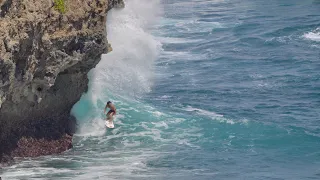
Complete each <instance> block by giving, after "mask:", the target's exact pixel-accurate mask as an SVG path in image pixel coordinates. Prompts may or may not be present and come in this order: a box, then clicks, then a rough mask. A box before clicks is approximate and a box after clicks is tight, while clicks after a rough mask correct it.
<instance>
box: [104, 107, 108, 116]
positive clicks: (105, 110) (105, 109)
mask: <svg viewBox="0 0 320 180" xmlns="http://www.w3.org/2000/svg"><path fill="white" fill-rule="evenodd" d="M107 108H108V105H106V107H105V108H104V114H106V112H107Z"/></svg>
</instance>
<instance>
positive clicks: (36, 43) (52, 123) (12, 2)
mask: <svg viewBox="0 0 320 180" xmlns="http://www.w3.org/2000/svg"><path fill="white" fill-rule="evenodd" d="M123 6H124V3H123V1H122V0H109V1H108V0H102V1H92V0H68V1H65V4H64V8H65V12H59V10H58V9H57V8H56V5H55V4H54V0H0V162H1V159H2V157H3V155H4V154H7V155H8V154H9V155H10V153H11V152H12V151H14V150H15V149H16V148H17V147H19V146H18V144H17V143H18V142H21V140H20V139H21V138H22V137H25V138H32V139H33V140H34V141H36V140H39V141H40V140H41V139H43V138H44V139H45V140H46V141H50V140H56V141H57V142H59V140H60V139H62V138H64V137H65V136H66V134H70V135H72V133H73V132H74V126H75V121H74V120H71V119H72V118H71V119H70V115H69V114H70V110H71V108H72V106H73V105H74V104H75V103H76V102H77V101H78V100H79V99H80V96H81V95H82V93H83V92H85V91H87V88H88V78H87V73H88V71H89V70H91V69H92V68H94V67H95V66H96V64H97V63H98V62H99V60H100V55H101V54H102V53H107V52H108V51H109V50H110V49H111V47H110V45H109V44H108V41H107V39H106V14H107V11H108V10H109V9H111V8H112V7H123ZM19 140H20V141H19ZM70 143H71V142H70ZM66 146H67V147H68V148H70V147H71V146H70V145H66ZM25 147H27V146H25ZM20 149H21V148H20ZM63 150H65V148H61V151H63ZM36 154H37V155H42V154H47V153H45V152H44V153H36ZM13 155H19V153H16V154H13Z"/></svg>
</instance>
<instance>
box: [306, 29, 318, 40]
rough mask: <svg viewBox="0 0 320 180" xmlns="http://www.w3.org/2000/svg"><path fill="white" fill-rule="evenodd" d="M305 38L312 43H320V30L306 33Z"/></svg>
mask: <svg viewBox="0 0 320 180" xmlns="http://www.w3.org/2000/svg"><path fill="white" fill-rule="evenodd" d="M303 37H304V38H306V39H309V40H312V41H317V42H320V28H317V29H316V30H314V31H311V32H308V33H305V34H304V35H303Z"/></svg>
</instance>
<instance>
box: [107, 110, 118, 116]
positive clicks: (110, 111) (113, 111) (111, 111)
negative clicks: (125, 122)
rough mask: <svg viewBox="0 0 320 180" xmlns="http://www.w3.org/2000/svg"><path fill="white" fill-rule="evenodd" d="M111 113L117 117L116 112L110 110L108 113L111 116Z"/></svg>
mask: <svg viewBox="0 0 320 180" xmlns="http://www.w3.org/2000/svg"><path fill="white" fill-rule="evenodd" d="M111 113H113V115H115V114H116V111H114V110H110V111H109V112H108V114H111Z"/></svg>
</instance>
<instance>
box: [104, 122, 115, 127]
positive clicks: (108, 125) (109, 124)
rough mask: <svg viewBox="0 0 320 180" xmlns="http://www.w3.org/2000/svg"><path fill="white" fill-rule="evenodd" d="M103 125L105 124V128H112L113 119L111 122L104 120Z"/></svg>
mask: <svg viewBox="0 0 320 180" xmlns="http://www.w3.org/2000/svg"><path fill="white" fill-rule="evenodd" d="M105 125H106V127H107V128H114V124H113V121H111V122H110V121H106V122H105Z"/></svg>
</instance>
